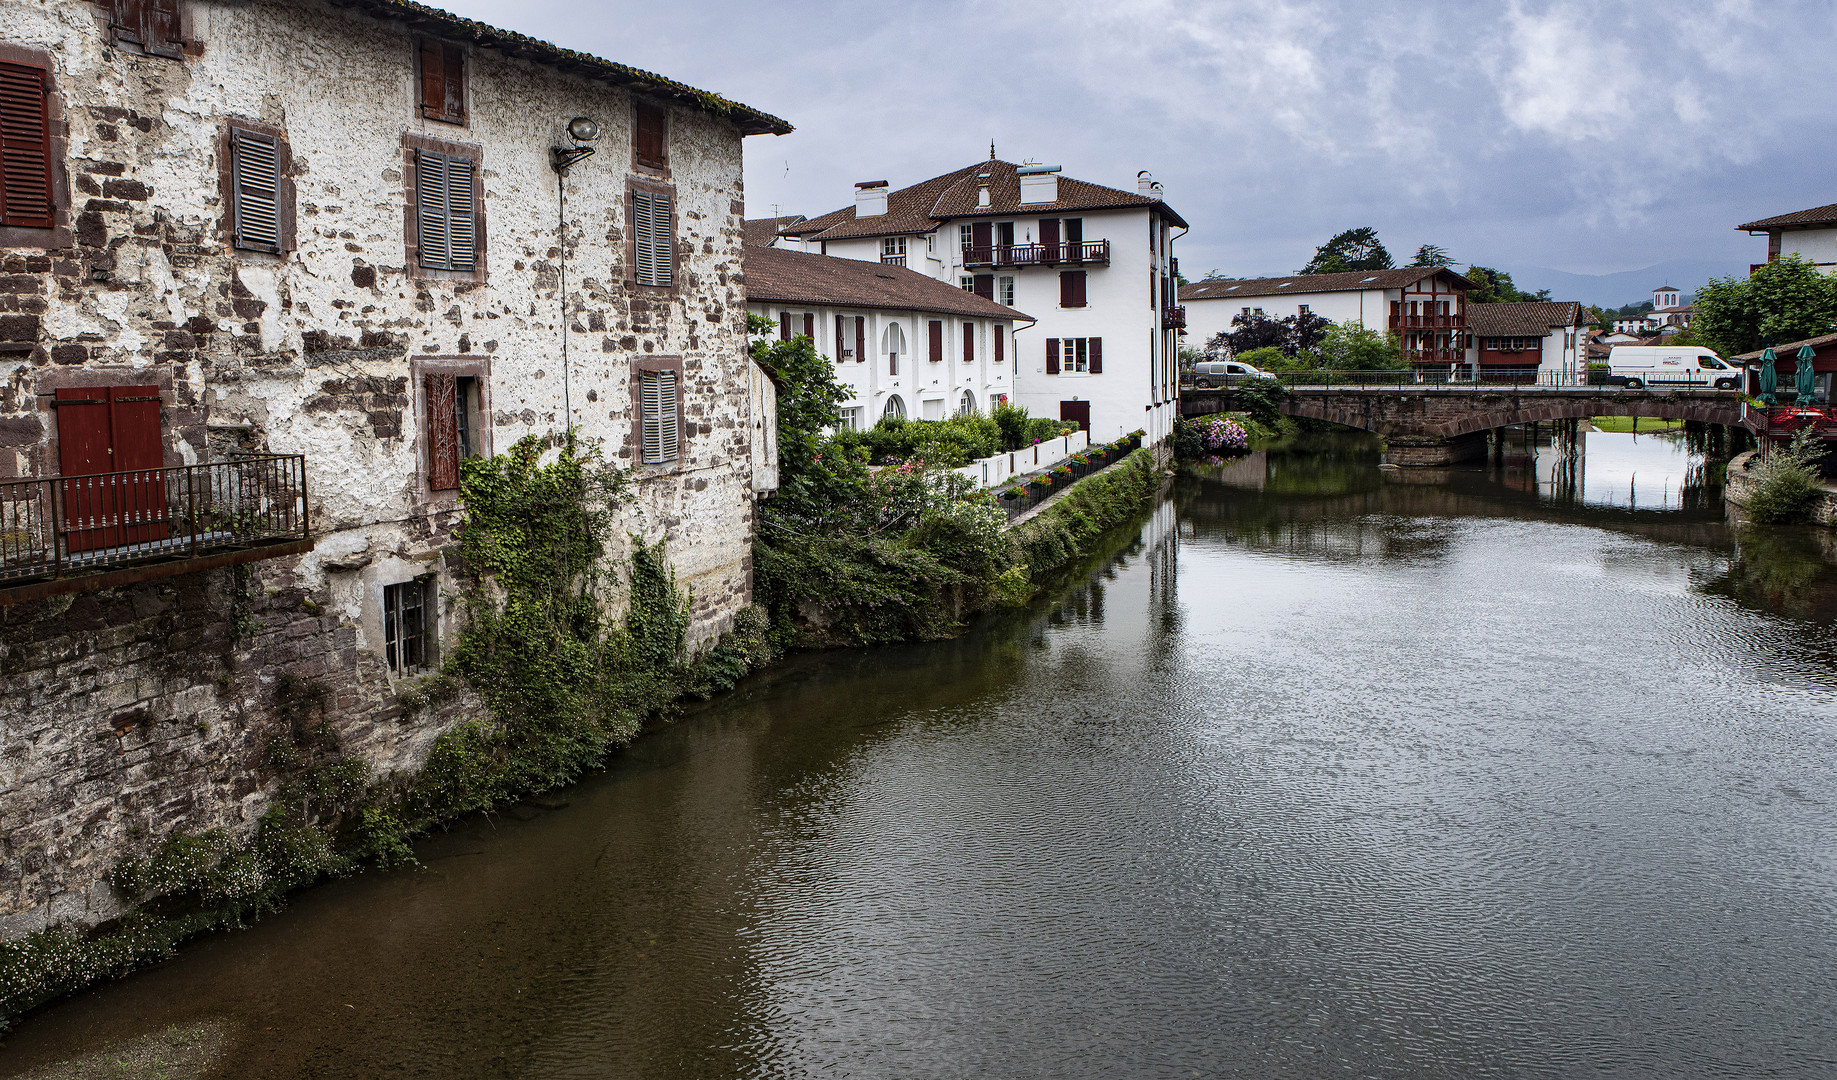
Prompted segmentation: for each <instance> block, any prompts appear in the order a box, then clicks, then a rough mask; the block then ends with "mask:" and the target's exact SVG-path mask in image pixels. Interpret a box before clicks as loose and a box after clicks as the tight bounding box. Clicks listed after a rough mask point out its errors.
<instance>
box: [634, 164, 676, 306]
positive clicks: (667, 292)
mask: <svg viewBox="0 0 1837 1080" xmlns="http://www.w3.org/2000/svg"><path fill="white" fill-rule="evenodd" d="M639 192H644V193H645V194H647V195H651V196H658V195H662V196H665V197H667V198H668V199H669V200H670V228H669V238H670V283H669V284H668V285H655V284H651V283H648V282H642V281H639V280H638V193H639ZM681 229H682V206H681V204H680V202H679V201H678V200H677V197H676V185H675V184H667V183H662V182H659V181H653V180H642V179H637V178H633V179H631V180H628V181H626V185H625V283H626V284H627V285H629V286H630V287H632V288H634V289H642V290H644V291H645V292H647V293H651V294H655V295H663V296H674V295H676V294H677V293H678V292H679V291H681V288H682V261H683V244H682V240H681V236H680V232H681Z"/></svg>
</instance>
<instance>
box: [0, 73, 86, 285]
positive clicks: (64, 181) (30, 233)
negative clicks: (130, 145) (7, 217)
mask: <svg viewBox="0 0 1837 1080" xmlns="http://www.w3.org/2000/svg"><path fill="white" fill-rule="evenodd" d="M0 61H5V62H6V63H9V64H21V65H24V66H25V67H35V68H39V69H41V70H43V71H45V72H47V73H49V74H50V76H51V78H50V85H51V90H50V92H49V93H48V94H47V95H46V97H47V98H48V99H49V100H48V102H47V107H46V109H45V115H46V118H47V121H48V122H49V124H50V125H51V203H52V205H53V206H54V207H55V208H56V209H55V210H54V212H53V213H54V217H53V219H52V220H53V222H54V224H53V225H52V226H51V228H49V229H26V228H20V227H18V226H0V248H45V249H48V250H55V249H59V248H67V247H70V246H71V243H72V239H71V230H70V166H69V158H70V135H69V131H70V122H69V119H68V117H67V116H66V115H65V112H64V95H63V93H62V91H61V90H60V88H59V86H58V80H57V65H56V64H55V63H53V62H52V59H51V53H50V51H49V50H46V49H35V48H28V47H26V46H23V45H11V44H7V43H4V42H0Z"/></svg>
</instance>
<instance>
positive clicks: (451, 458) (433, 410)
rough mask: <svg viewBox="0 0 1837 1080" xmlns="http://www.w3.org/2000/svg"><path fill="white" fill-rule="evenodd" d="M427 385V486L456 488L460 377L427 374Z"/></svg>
mask: <svg viewBox="0 0 1837 1080" xmlns="http://www.w3.org/2000/svg"><path fill="white" fill-rule="evenodd" d="M425 385H426V387H427V486H428V487H429V488H431V489H432V490H434V491H452V490H454V489H456V488H458V487H459V393H458V391H459V379H458V377H457V376H453V375H429V376H427V378H426V383H425Z"/></svg>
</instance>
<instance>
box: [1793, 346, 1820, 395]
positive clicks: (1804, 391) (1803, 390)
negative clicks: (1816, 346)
mask: <svg viewBox="0 0 1837 1080" xmlns="http://www.w3.org/2000/svg"><path fill="white" fill-rule="evenodd" d="M1816 355H1817V353H1815V352H1813V351H1812V347H1811V346H1810V345H1801V346H1799V397H1798V400H1797V402H1796V404H1799V405H1810V404H1811V401H1812V395H1814V394H1816V393H1817V390H1816V388H1815V387H1814V386H1813V385H1812V384H1813V381H1814V380H1815V379H1816V378H1817V376H1815V375H1813V374H1812V370H1811V362H1812V358H1813V357H1814V356H1816Z"/></svg>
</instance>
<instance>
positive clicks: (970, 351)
mask: <svg viewBox="0 0 1837 1080" xmlns="http://www.w3.org/2000/svg"><path fill="white" fill-rule="evenodd" d="M963 362H964V363H966V364H973V363H975V362H976V324H975V323H973V322H965V323H964V324H963Z"/></svg>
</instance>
